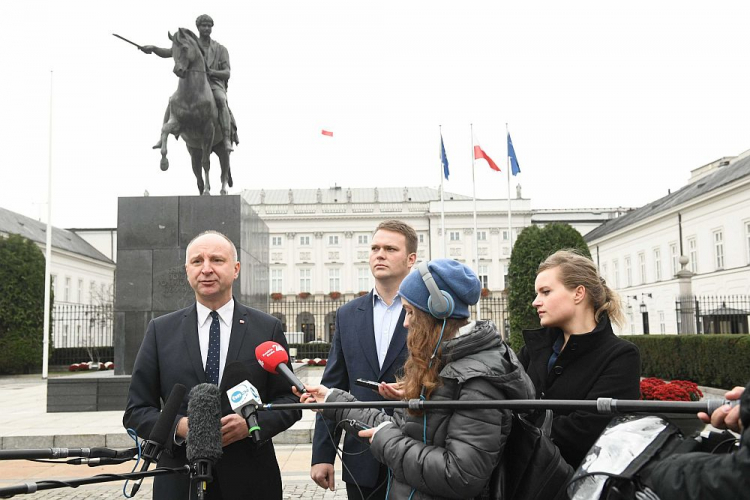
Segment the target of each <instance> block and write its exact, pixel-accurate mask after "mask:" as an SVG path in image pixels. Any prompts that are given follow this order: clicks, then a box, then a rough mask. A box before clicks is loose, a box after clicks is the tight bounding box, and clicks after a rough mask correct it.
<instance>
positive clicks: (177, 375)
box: [123, 300, 302, 500]
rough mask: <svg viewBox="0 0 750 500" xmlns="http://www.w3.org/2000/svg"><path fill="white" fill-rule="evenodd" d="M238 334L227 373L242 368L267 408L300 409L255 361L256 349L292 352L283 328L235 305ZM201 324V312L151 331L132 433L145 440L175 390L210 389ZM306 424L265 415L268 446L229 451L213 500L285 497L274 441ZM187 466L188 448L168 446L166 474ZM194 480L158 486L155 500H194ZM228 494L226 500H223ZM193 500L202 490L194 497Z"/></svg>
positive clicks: (164, 321) (142, 355)
mask: <svg viewBox="0 0 750 500" xmlns="http://www.w3.org/2000/svg"><path fill="white" fill-rule="evenodd" d="M232 323H233V324H232V332H231V334H230V338H229V346H228V349H229V350H228V352H227V366H228V365H229V363H232V362H234V361H241V362H242V363H243V364H244V365H245V368H247V370H248V373H249V381H250V383H251V384H253V385H254V386H255V387H256V388H257V389H258V391H259V393H260V396H261V399H262V400H263V402H264V403H271V402H273V403H296V402H299V398H297V397H296V396H294V394H292V391H291V387H290V386H289V383H288V382H286V381H285V379H284V378H283V377H280V376H278V375H273V374H271V373H269V372H267V371H265V370H264V369H263V368H262V367H261V366H260V364H258V360H257V359H256V357H255V348H256V347H257V346H258V345H259V344H261V343H263V342H265V341H267V340H272V341H274V342H278V343H279V344H281V345H282V346H284V348H286V347H287V343H286V337H285V336H284V332H283V331H282V329H281V322H280V321H279V320H278V319H276V318H274V317H273V316H271V315H268V314H266V313H263V312H261V311H258V310H257V309H252V308H250V307H246V306H243V305H242V304H240V303H238V302H237V301H236V300H235V301H234V317H233V320H232ZM197 325H198V316H197V312H196V307H195V304H193V305H192V306H190V307H187V308H185V309H182V310H180V311H176V312H173V313H171V314H167V315H164V316H161V317H159V318H155V319H153V320H151V322H150V323H149V324H148V329H147V331H146V336H145V337H144V339H143V342H142V343H141V347H140V349H139V351H138V356H137V357H136V359H135V365H134V366H133V375H132V377H131V379H130V390H129V391H128V402H127V407H126V409H125V414H124V416H123V425H124V426H125V427H126V428H133V429H135V430H136V432H137V433H138V435H139V436H140V437H142V438H146V437H148V436H149V435H150V434H151V429H152V428H153V426H154V424H155V423H156V421H157V420H158V418H159V410H160V408H161V401H166V400H167V398H168V397H169V394H170V393H171V392H172V388H173V387H174V385H175V384H182V385H184V386H186V387H187V389H188V391H190V389H192V388H193V387H194V386H196V385H198V384H202V383H205V382H206V374H205V372H204V369H203V361H202V359H201V352H200V346H199V344H198V326H197ZM226 383H227V381H226V380H222V381H221V387H220V389H221V394H222V396H221V399H222V414H224V415H227V414H229V413H231V412H232V410H231V407H230V405H229V402H228V400H227V398H226V390H227V389H228V388H229V387H225V385H226ZM187 405H188V397H187V396H186V397H185V400H184V401H183V402H182V405H181V407H180V410H179V412H178V415H177V418H176V419H175V421H174V423H173V426H172V430H171V432H170V436H174V428H175V427H176V425H177V422H178V421H179V419H180V418H182V417H184V416H186V415H187ZM301 417H302V413H301V412H300V411H299V410H293V411H273V412H270V411H267V412H263V411H262V412H259V413H258V422H259V425H260V427H261V431H260V435H261V440H262V441H261V444H260V445H256V444H254V443H252V442H251V441H250V439H242V440H240V441H236V442H234V443H232V444H230V445H229V446H226V447H224V448H223V455H222V458H221V459H220V460H219V461H218V463H217V464H216V467H215V468H214V471H215V475H214V481H213V483H212V484H211V485H210V486H209V487H208V491H209V492H210V491H211V490H212V489H213V490H214V495H212V498H217V497H218V498H224V499H225V500H229V499H244V498H248V494H249V493H248V492H252V493H253V494H257V495H258V497H257V498H268V499H272V498H278V499H281V497H282V485H281V473H280V471H279V466H278V462H277V461H276V454H275V452H274V449H273V444H272V442H271V438H272V437H273V436H275V435H276V434H278V433H280V432H282V431H284V430H286V429H288V428H289V427H291V425H292V424H294V422H295V421H297V420H299V419H300V418H301ZM185 463H187V458H186V447H185V444H184V443H183V444H182V445H178V444H176V443H175V442H174V441H173V440H172V439H170V440H169V441H168V442H167V445H166V447H165V450H164V452H163V453H162V454H161V457H160V459H159V463H158V465H159V466H160V467H180V466H182V465H184V464H185ZM188 479H189V478H188V476H187V475H184V474H173V475H164V476H159V477H157V478H155V479H154V489H153V493H154V498H157V499H159V500H163V499H175V500H184V499H186V498H188V486H189V481H188ZM219 487H220V488H221V493H222V494H223V495H221V496H220V495H216V494H215V493H216V490H217V489H218V488H219ZM190 493H191V498H195V497H196V494H195V490H194V489H191V491H190Z"/></svg>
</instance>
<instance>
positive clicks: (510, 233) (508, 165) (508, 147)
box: [505, 123, 513, 287]
mask: <svg viewBox="0 0 750 500" xmlns="http://www.w3.org/2000/svg"><path fill="white" fill-rule="evenodd" d="M509 135H510V132H509V131H508V124H507V123H506V124H505V151H506V155H505V158H506V160H507V161H506V163H507V167H508V241H510V251H511V253H512V252H513V230H512V228H511V220H510V170H511V168H510V145H509V144H508V137H509ZM508 261H510V256H509V257H508ZM506 287H507V284H506Z"/></svg>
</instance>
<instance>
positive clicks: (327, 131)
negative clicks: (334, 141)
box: [320, 129, 333, 137]
mask: <svg viewBox="0 0 750 500" xmlns="http://www.w3.org/2000/svg"><path fill="white" fill-rule="evenodd" d="M320 133H321V134H323V135H327V136H328V137H333V132H331V131H329V130H326V129H323V130H321V132H320Z"/></svg>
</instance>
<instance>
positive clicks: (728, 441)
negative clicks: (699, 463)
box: [709, 437, 739, 454]
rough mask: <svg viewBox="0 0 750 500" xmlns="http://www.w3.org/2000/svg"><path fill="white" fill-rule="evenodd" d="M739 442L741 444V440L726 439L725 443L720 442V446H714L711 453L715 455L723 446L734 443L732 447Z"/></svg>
mask: <svg viewBox="0 0 750 500" xmlns="http://www.w3.org/2000/svg"><path fill="white" fill-rule="evenodd" d="M737 442H739V438H735V437H733V438H729V439H725V440H724V441H720V442H719V444H717V445H716V446H714V447H713V449H712V450H711V451H710V452H709V453H711V454H714V453H716V450H718V449H719V448H720V447H721V446H724V445H725V444H727V443H732V446H734V445H735V443H737Z"/></svg>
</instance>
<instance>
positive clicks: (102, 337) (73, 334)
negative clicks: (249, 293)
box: [52, 297, 509, 365]
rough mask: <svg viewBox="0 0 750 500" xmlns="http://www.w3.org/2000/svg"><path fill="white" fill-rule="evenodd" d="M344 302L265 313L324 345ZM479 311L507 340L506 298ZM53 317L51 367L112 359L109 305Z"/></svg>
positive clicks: (284, 306)
mask: <svg viewBox="0 0 750 500" xmlns="http://www.w3.org/2000/svg"><path fill="white" fill-rule="evenodd" d="M347 302H348V300H347V299H344V298H338V299H335V300H333V299H330V298H324V299H319V298H313V297H310V298H308V299H305V300H301V299H293V300H287V299H286V298H282V299H281V300H271V302H270V304H269V311H268V312H269V313H270V314H272V315H273V316H276V317H277V318H279V320H281V324H282V328H283V329H284V332H286V336H287V341H288V342H289V343H290V344H309V343H312V344H315V343H321V344H327V343H329V342H331V340H332V339H333V332H334V329H335V326H336V311H338V309H339V307H341V306H343V305H344V304H346V303H347ZM480 307H481V315H482V319H490V320H492V321H493V322H494V323H495V325H497V328H498V330H499V331H500V333H501V335H503V337H504V338H508V337H507V335H508V331H509V330H508V328H509V327H508V308H507V300H506V298H505V297H483V298H482V299H481V302H480ZM475 313H476V306H472V307H471V314H472V315H475ZM52 314H53V316H52V318H53V345H54V347H55V352H54V353H53V358H52V359H53V362H54V364H57V365H69V364H72V363H78V362H81V361H88V360H93V361H111V359H109V358H111V357H112V354H111V353H112V349H113V342H112V340H113V330H114V311H113V306H112V304H106V305H89V304H65V303H62V304H55V306H54V309H53V313H52ZM321 351H322V350H321ZM320 354H323V353H322V352H321V353H320ZM325 355H327V350H326V352H325ZM317 357H325V356H324V355H318V356H317ZM83 358H86V359H83Z"/></svg>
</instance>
